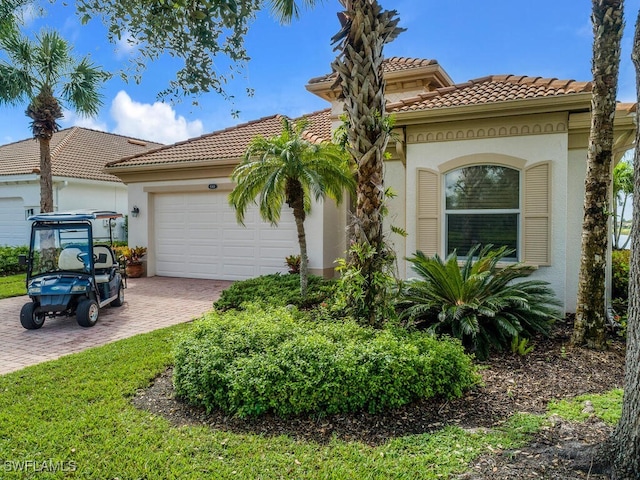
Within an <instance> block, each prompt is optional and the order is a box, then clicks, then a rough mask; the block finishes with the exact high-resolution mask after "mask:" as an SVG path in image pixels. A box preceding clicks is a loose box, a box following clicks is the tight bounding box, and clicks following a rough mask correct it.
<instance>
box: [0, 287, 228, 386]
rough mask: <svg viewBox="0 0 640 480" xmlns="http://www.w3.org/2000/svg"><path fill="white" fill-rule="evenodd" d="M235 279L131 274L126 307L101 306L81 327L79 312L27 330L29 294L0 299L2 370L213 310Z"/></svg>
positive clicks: (19, 366)
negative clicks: (24, 315)
mask: <svg viewBox="0 0 640 480" xmlns="http://www.w3.org/2000/svg"><path fill="white" fill-rule="evenodd" d="M230 284H231V282H227V281H223V280H203V279H193V278H168V277H149V278H136V279H133V278H130V279H128V288H127V289H126V290H125V303H124V305H123V306H121V307H105V308H102V309H101V310H100V318H99V320H98V323H97V324H96V325H95V326H93V327H91V328H82V327H80V326H79V325H78V324H77V323H76V319H75V317H57V318H53V319H52V318H47V319H46V321H45V323H44V325H43V326H42V328H40V329H38V330H25V329H24V328H22V326H21V325H20V309H21V308H22V305H24V304H25V303H26V302H28V301H29V297H27V296H23V297H14V298H7V299H2V300H0V374H5V373H9V372H13V371H16V370H20V369H22V368H24V367H26V366H29V365H34V364H37V363H41V362H45V361H47V360H53V359H56V358H59V357H62V356H63V355H68V354H70V353H75V352H80V351H82V350H85V349H87V348H91V347H96V346H99V345H104V344H105V343H110V342H114V341H116V340H120V339H123V338H127V337H132V336H134V335H137V334H139V333H145V332H150V331H153V330H157V329H159V328H164V327H168V326H171V325H176V324H178V323H184V322H189V321H191V320H193V319H195V318H199V317H201V316H202V314H203V313H205V312H206V311H208V310H211V308H212V305H213V302H214V301H216V300H217V299H218V298H219V296H220V293H221V292H222V290H224V289H225V288H227V287H228V286H229V285H230Z"/></svg>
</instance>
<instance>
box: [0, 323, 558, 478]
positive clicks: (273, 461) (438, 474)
mask: <svg viewBox="0 0 640 480" xmlns="http://www.w3.org/2000/svg"><path fill="white" fill-rule="evenodd" d="M189 328H192V325H189V324H183V325H178V326H174V327H170V328H168V329H163V330H158V331H155V332H152V333H149V334H145V335H139V336H136V337H132V338H129V339H126V340H121V341H118V342H115V343H111V344H108V345H105V346H102V347H98V348H94V349H90V350H86V351H84V352H81V353H78V354H74V355H69V356H67V357H63V358H61V359H58V360H55V361H52V362H47V363H43V364H39V365H35V366H32V367H28V368H26V369H23V370H20V371H18V372H13V373H10V374H7V375H4V376H0V477H2V478H3V479H10V478H16V479H17V478H19V479H25V478H37V479H39V480H40V479H50V478H105V479H106V478H121V479H134V478H145V479H200V478H217V479H225V478H261V479H271V478H274V479H275V478H305V479H343V478H362V479H378V478H379V479H386V478H397V479H414V478H420V479H437V478H447V477H449V476H450V475H452V474H454V473H460V472H464V471H465V469H466V468H467V465H468V463H469V462H470V461H471V460H472V459H473V458H475V457H477V456H478V455H480V454H481V453H485V452H488V451H491V450H496V449H505V448H517V447H518V446H521V445H523V444H524V443H525V442H526V441H527V439H528V438H529V436H530V435H531V434H532V433H533V432H535V431H536V430H537V429H538V428H539V427H540V426H541V425H542V424H543V423H544V422H545V421H546V420H545V418H544V417H543V416H532V415H517V416H514V417H513V418H511V419H510V420H509V421H508V422H506V424H505V425H504V426H502V427H501V428H499V429H496V430H494V431H492V432H490V433H469V432H465V431H463V430H461V429H459V428H455V427H447V428H445V429H443V430H441V431H439V432H437V433H434V434H422V435H411V436H406V437H401V438H396V439H393V440H391V441H389V442H388V443H386V444H384V445H381V446H378V447H372V446H368V445H365V444H362V443H359V442H355V441H353V442H346V441H341V440H337V439H334V440H332V441H331V442H329V443H328V444H316V443H312V442H303V441H295V440H293V439H291V438H289V437H287V436H279V437H265V436H261V435H251V434H236V433H230V432H224V431H217V430H212V429H209V428H206V427H193V426H185V427H179V428H178V427H174V426H171V425H170V424H169V423H168V421H167V420H166V419H164V418H162V417H158V416H155V415H153V414H151V413H149V412H144V411H140V410H137V409H136V408H135V407H133V406H132V404H131V403H130V398H131V397H132V396H133V395H134V394H135V392H136V390H138V389H141V388H145V387H146V386H147V385H149V383H150V382H151V380H152V379H153V378H154V377H155V376H157V375H158V374H159V373H160V372H162V371H163V370H164V369H165V368H166V367H167V366H168V365H170V364H171V362H172V357H171V353H170V350H171V349H170V348H167V345H171V344H173V342H174V340H175V337H176V335H178V334H180V333H181V332H184V331H185V330H186V329H189Z"/></svg>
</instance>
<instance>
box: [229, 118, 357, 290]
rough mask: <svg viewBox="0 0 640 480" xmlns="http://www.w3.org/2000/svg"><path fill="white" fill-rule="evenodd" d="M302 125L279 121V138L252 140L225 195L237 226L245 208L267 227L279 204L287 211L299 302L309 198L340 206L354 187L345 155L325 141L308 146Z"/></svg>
mask: <svg viewBox="0 0 640 480" xmlns="http://www.w3.org/2000/svg"><path fill="white" fill-rule="evenodd" d="M306 126H307V122H306V121H305V120H302V121H298V122H296V123H295V124H292V123H291V122H289V120H288V119H286V118H283V119H282V127H283V130H282V133H281V134H280V135H279V136H275V137H271V138H264V137H261V136H258V137H256V138H254V139H253V140H252V141H251V143H250V144H249V146H248V148H247V151H246V153H245V156H244V160H243V161H242V163H240V164H239V165H238V166H237V167H236V168H235V170H234V171H233V174H232V176H231V178H232V180H233V181H234V182H236V183H237V185H236V187H235V188H234V189H233V191H232V192H231V194H230V195H229V203H230V204H231V205H232V206H233V207H234V208H235V210H236V216H237V219H238V222H239V223H243V221H244V216H245V213H246V211H247V208H248V207H249V205H250V204H251V203H258V205H259V207H260V215H261V216H262V218H263V219H264V220H266V221H268V222H271V224H272V225H277V223H278V221H279V220H280V213H281V211H282V206H283V204H284V203H285V202H286V203H287V205H288V206H289V207H290V208H291V209H292V210H293V217H294V219H295V222H296V228H297V232H298V243H299V244H300V292H301V295H302V296H303V297H304V296H306V294H307V280H308V257H307V240H306V234H305V231H304V220H305V218H306V215H307V214H308V213H309V211H310V209H311V195H313V196H314V197H315V198H316V200H320V199H322V198H324V197H325V196H329V197H330V198H333V199H334V200H335V201H336V202H337V203H340V202H341V201H342V197H343V193H344V191H345V190H347V191H351V190H353V186H354V179H353V174H352V172H351V170H350V168H349V163H348V159H347V156H346V154H345V152H344V151H343V150H342V149H340V148H339V147H338V146H337V145H334V144H332V143H329V142H323V143H312V142H310V141H309V140H307V139H306V138H305V128H306ZM257 197H259V202H258V201H256V198H257Z"/></svg>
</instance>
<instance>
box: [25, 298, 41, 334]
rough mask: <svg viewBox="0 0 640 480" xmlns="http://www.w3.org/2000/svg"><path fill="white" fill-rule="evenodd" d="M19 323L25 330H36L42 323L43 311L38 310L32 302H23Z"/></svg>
mask: <svg viewBox="0 0 640 480" xmlns="http://www.w3.org/2000/svg"><path fill="white" fill-rule="evenodd" d="M20 323H21V324H22V326H23V327H24V328H26V329H27V330H37V329H38V328H40V327H41V326H42V325H43V324H44V312H40V311H38V306H37V305H36V304H35V303H33V302H29V303H25V304H24V305H23V306H22V310H20Z"/></svg>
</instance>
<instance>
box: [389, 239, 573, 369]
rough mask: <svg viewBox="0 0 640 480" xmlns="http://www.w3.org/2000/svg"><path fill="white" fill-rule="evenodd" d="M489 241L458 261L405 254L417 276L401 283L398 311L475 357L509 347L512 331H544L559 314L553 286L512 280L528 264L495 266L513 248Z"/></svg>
mask: <svg viewBox="0 0 640 480" xmlns="http://www.w3.org/2000/svg"><path fill="white" fill-rule="evenodd" d="M492 247H493V246H492V245H487V246H485V247H484V248H482V249H480V246H478V245H477V246H475V247H474V248H472V249H471V250H470V251H469V253H468V256H467V259H466V260H465V261H464V263H463V264H462V266H459V265H458V258H457V255H456V253H455V252H454V253H452V254H451V255H449V256H448V257H447V258H446V260H444V261H443V260H442V259H441V258H440V257H439V256H438V255H436V256H434V257H433V258H428V257H426V256H425V255H424V254H423V253H422V252H417V253H416V255H415V256H414V257H412V258H409V259H408V260H409V261H410V262H411V263H412V268H413V270H414V271H415V272H416V273H417V274H418V275H419V276H420V279H415V280H412V281H409V282H408V283H407V285H406V287H405V288H404V289H403V291H402V293H401V295H400V299H399V307H400V308H401V310H402V313H401V317H402V318H403V319H405V320H407V321H408V322H409V323H413V324H422V325H425V326H426V327H427V328H428V329H429V331H431V332H434V333H438V334H446V335H451V336H453V337H455V338H459V339H460V340H462V342H463V344H464V345H465V346H466V347H467V348H468V349H469V350H471V351H472V352H474V353H476V355H477V356H478V357H479V358H481V359H482V358H486V357H487V356H488V355H489V351H490V350H491V349H495V350H503V349H505V348H509V347H510V345H511V340H512V339H513V337H529V336H531V335H533V334H535V333H542V334H545V335H546V334H548V332H549V329H550V326H551V324H552V323H553V321H554V320H556V319H558V318H559V315H560V312H559V311H558V310H557V308H556V307H557V306H558V305H559V303H558V301H557V300H556V299H555V298H554V295H553V291H552V290H551V289H550V288H549V287H548V284H547V283H546V282H542V281H534V280H529V281H514V280H518V279H520V278H522V277H526V276H528V275H529V274H530V269H529V268H528V267H526V266H524V265H522V264H519V263H507V262H505V263H504V265H500V266H498V262H500V261H501V260H502V259H503V258H504V257H507V256H509V255H512V254H513V251H511V250H509V249H508V248H506V247H502V248H499V249H497V250H491V249H492ZM476 255H477V257H476V258H475V259H474V256H476Z"/></svg>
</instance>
